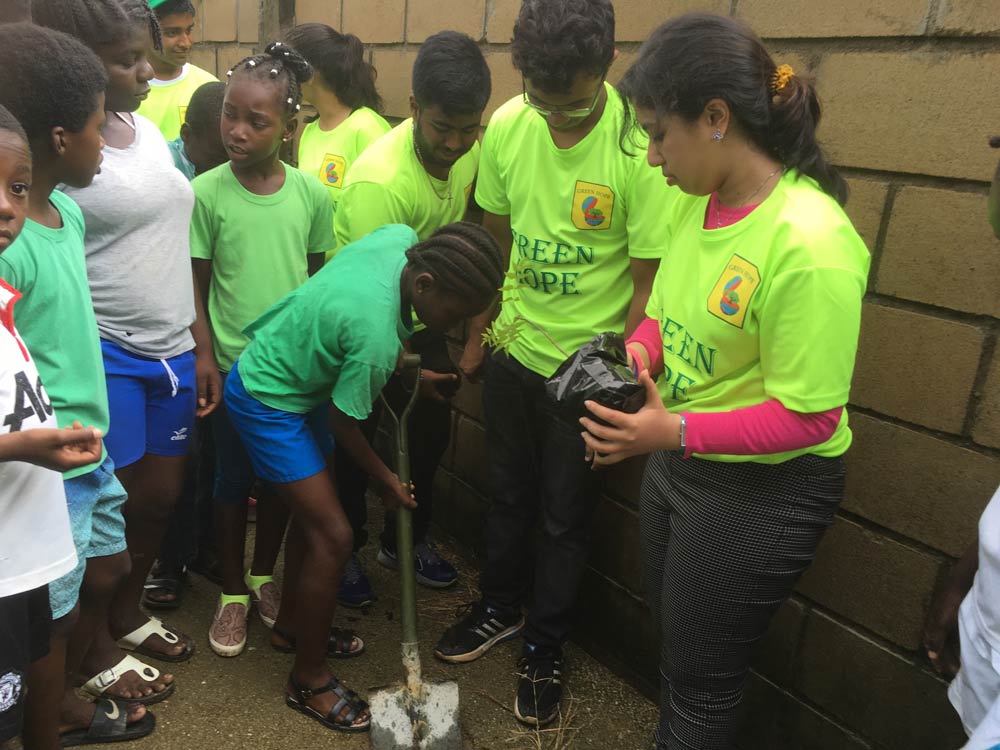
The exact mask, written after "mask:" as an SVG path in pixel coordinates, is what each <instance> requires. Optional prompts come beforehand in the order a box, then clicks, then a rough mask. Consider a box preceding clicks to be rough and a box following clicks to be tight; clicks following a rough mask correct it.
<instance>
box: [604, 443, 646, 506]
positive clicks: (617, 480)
mask: <svg viewBox="0 0 1000 750" xmlns="http://www.w3.org/2000/svg"><path fill="white" fill-rule="evenodd" d="M645 473H646V456H636V457H635V458H630V459H628V460H627V461H622V462H621V463H620V464H615V465H614V466H612V467H611V468H609V469H606V470H605V471H603V472H602V474H601V478H602V480H603V482H604V491H605V492H607V493H608V494H609V495H611V496H612V497H613V498H615V499H616V500H618V501H619V502H621V503H622V504H623V505H625V506H626V507H629V508H638V507H639V490H640V488H641V487H642V477H643V475H644V474H645Z"/></svg>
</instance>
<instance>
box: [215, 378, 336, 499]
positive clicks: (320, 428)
mask: <svg viewBox="0 0 1000 750" xmlns="http://www.w3.org/2000/svg"><path fill="white" fill-rule="evenodd" d="M238 365H239V362H235V363H234V364H233V369H232V370H230V371H229V375H228V376H227V377H226V387H225V389H224V391H223V393H224V394H225V402H226V409H227V410H228V412H229V419H231V420H232V423H233V426H234V427H235V428H236V431H237V432H238V433H239V436H240V438H241V439H242V440H243V446H244V447H245V448H246V451H247V454H249V456H250V463H251V464H252V465H253V469H254V472H256V474H257V476H258V478H260V479H263V480H264V481H267V482H297V481H298V480H300V479H305V478H306V477H311V476H312V475H313V474H318V473H319V472H321V471H323V470H324V469H326V464H327V459H328V458H329V457H330V456H332V455H333V439H332V438H331V437H330V428H329V426H328V424H327V417H328V415H329V411H330V405H329V404H323V405H322V406H318V407H316V408H315V409H313V410H312V411H311V412H309V413H308V414H294V413H292V412H288V411H281V410H280V409H273V408H272V407H270V406H268V405H267V404H263V403H261V402H260V401H258V400H257V399H255V398H254V397H253V396H251V395H250V394H249V393H247V392H246V389H245V388H244V387H243V381H242V380H241V379H240V373H239V370H238V369H237V366H238Z"/></svg>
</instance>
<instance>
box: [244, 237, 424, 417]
mask: <svg viewBox="0 0 1000 750" xmlns="http://www.w3.org/2000/svg"><path fill="white" fill-rule="evenodd" d="M416 242H417V236H416V235H415V234H414V233H413V230H412V229H410V228H409V227H405V226H400V225H391V226H387V227H384V228H381V229H379V230H378V231H377V232H374V233H372V234H370V235H368V236H367V237H365V238H364V239H363V240H360V241H358V242H355V243H353V244H351V245H348V246H347V247H344V248H343V249H342V250H341V251H340V252H339V253H337V255H336V256H335V257H334V259H333V260H331V261H330V262H329V263H327V264H326V265H325V266H324V267H323V270H321V271H320V272H319V273H317V274H316V275H315V276H313V277H312V278H311V279H309V281H307V282H306V283H305V284H303V285H302V286H300V287H299V288H298V289H296V290H295V291H294V292H292V293H291V294H288V295H286V296H285V297H284V298H283V299H282V300H281V301H280V302H278V303H277V304H276V305H274V306H273V307H271V309H269V310H268V311H267V312H265V313H264V314H263V315H261V316H260V317H259V318H258V319H257V320H255V321H254V322H253V323H252V324H251V325H249V326H248V327H247V329H246V334H247V335H248V336H249V337H250V339H251V341H250V344H249V345H248V346H247V348H246V350H245V351H244V352H243V356H241V357H240V361H239V371H240V378H241V379H242V380H243V386H244V387H245V388H246V390H247V392H248V393H249V394H250V395H251V396H253V397H254V398H256V399H257V400H258V401H261V402H262V403H264V404H267V405H268V406H270V407H272V408H274V409H281V410H282V411H289V412H293V413H295V414H306V413H308V412H309V411H312V410H313V409H314V408H316V407H317V406H319V405H320V404H322V403H323V402H325V401H327V400H328V399H332V400H333V403H334V404H335V405H336V406H337V408H338V409H340V410H341V411H342V412H344V413H345V414H347V415H348V416H350V417H353V418H354V419H364V418H365V417H367V416H368V414H369V413H371V408H372V404H373V403H374V402H375V399H376V398H377V397H378V394H379V392H380V391H381V390H382V386H384V385H385V384H386V382H387V381H388V380H389V377H390V376H391V375H392V373H393V370H395V368H396V360H397V359H398V357H399V353H400V351H401V350H402V342H403V341H404V340H405V339H406V338H407V337H409V335H410V330H409V328H408V327H407V326H406V325H404V324H403V320H402V311H401V309H400V304H401V303H400V298H399V280H400V276H401V275H402V273H403V267H404V266H405V265H406V251H407V249H408V248H410V247H412V246H413V245H414V244H416Z"/></svg>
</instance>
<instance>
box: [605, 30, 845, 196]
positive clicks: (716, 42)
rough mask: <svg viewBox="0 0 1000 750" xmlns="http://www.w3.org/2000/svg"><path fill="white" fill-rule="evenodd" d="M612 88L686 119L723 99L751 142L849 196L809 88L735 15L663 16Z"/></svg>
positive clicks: (691, 119) (644, 104) (830, 192)
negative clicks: (819, 129) (826, 146)
mask: <svg viewBox="0 0 1000 750" xmlns="http://www.w3.org/2000/svg"><path fill="white" fill-rule="evenodd" d="M618 90H619V91H620V92H621V94H622V95H623V96H625V97H627V98H628V99H629V100H631V102H632V103H633V104H634V105H635V106H638V107H642V108H644V109H651V110H653V111H654V112H656V114H657V115H658V116H660V117H664V116H666V115H671V114H676V115H678V116H679V117H681V118H683V119H684V120H686V121H688V122H694V121H695V120H697V119H698V118H699V117H700V116H701V114H702V112H703V111H704V109H705V105H707V104H708V102H710V101H711V100H712V99H722V100H723V101H725V102H726V104H728V105H729V110H730V112H731V113H732V116H733V119H734V120H735V121H736V123H737V125H738V126H739V129H740V131H741V132H742V133H743V135H745V136H746V138H747V139H748V140H749V141H750V142H752V143H753V144H755V145H756V146H757V148H759V149H760V150H761V151H764V152H765V153H768V154H771V155H772V156H773V157H774V158H775V159H777V160H778V161H780V162H781V164H782V165H783V166H784V167H785V168H787V169H795V170H797V171H798V172H800V173H801V174H804V175H807V176H808V177H811V178H812V179H814V180H816V182H817V183H818V184H819V186H820V188H822V190H823V191H824V192H826V193H827V194H828V195H830V196H831V197H833V198H834V199H835V200H836V201H837V202H839V203H841V204H843V203H844V202H845V201H846V200H847V184H846V183H845V182H844V179H843V177H841V176H840V174H839V172H838V171H837V169H836V168H835V167H834V166H833V165H832V164H830V163H829V162H828V161H827V158H826V155H825V154H824V153H823V150H822V149H821V148H820V145H819V143H818V142H817V140H816V126H817V125H818V124H819V120H820V106H819V99H818V98H817V96H816V90H815V88H814V87H813V85H812V83H811V82H810V81H809V80H807V79H805V78H803V77H801V76H798V75H795V73H794V72H793V71H792V69H791V68H790V67H789V66H787V65H782V66H780V67H777V66H775V64H774V60H773V59H771V55H770V54H769V53H768V51H767V49H766V48H765V47H764V43H763V42H761V40H760V38H759V37H758V36H757V35H756V34H754V32H753V31H752V30H751V29H750V28H749V27H748V26H746V25H745V24H743V23H741V22H740V21H736V20H734V19H732V18H727V17H724V16H716V15H712V14H708V13H689V14H687V15H683V16H679V17H678V18H675V19H673V20H670V21H667V22H666V23H665V24H663V25H662V26H660V27H659V28H658V29H656V30H655V31H654V32H653V33H652V34H651V35H650V37H649V39H647V40H646V42H645V43H643V45H642V47H641V48H640V50H639V55H638V57H637V58H636V61H635V63H634V64H633V65H632V67H631V68H629V70H628V71H627V72H626V73H625V75H624V76H623V77H622V79H621V82H620V83H619V84H618ZM626 126H627V127H633V128H634V122H633V121H631V119H629V120H628V121H627V122H626Z"/></svg>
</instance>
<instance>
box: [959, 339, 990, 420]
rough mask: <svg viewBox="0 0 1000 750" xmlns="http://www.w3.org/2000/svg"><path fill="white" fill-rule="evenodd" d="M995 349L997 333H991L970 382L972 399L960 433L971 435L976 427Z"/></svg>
mask: <svg viewBox="0 0 1000 750" xmlns="http://www.w3.org/2000/svg"><path fill="white" fill-rule="evenodd" d="M996 347H997V332H996V331H991V332H990V333H989V334H988V335H987V337H986V342H985V344H984V345H983V351H982V354H981V355H980V358H979V367H978V368H977V369H976V377H975V378H974V379H973V381H972V397H971V398H970V399H969V404H968V407H967V411H966V414H965V422H964V423H963V424H962V433H963V434H965V435H971V434H972V430H973V428H974V427H975V425H976V417H977V416H978V415H979V410H980V409H981V408H982V401H983V392H984V391H985V390H986V379H987V378H988V377H989V374H990V365H992V363H993V354H994V352H995V351H996Z"/></svg>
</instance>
